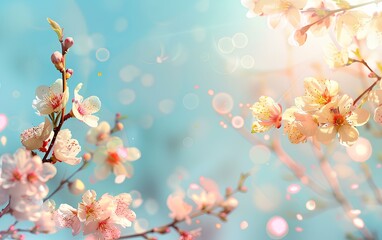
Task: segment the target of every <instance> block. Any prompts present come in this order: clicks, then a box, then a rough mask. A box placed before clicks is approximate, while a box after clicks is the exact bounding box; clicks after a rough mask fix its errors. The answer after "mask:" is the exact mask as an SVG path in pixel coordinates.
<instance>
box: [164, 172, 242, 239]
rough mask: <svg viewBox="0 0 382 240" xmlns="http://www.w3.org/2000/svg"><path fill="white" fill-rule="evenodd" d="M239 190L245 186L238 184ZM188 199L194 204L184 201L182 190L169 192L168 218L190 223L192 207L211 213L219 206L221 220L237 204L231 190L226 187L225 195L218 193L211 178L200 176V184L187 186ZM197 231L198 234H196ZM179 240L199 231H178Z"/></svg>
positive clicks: (192, 215)
mask: <svg viewBox="0 0 382 240" xmlns="http://www.w3.org/2000/svg"><path fill="white" fill-rule="evenodd" d="M239 191H242V192H245V191H246V189H245V187H242V186H239ZM189 192H191V194H189V197H190V199H191V200H192V201H193V203H194V204H195V205H196V206H193V205H191V204H189V203H187V202H186V201H185V196H184V193H183V192H176V193H174V194H171V195H169V196H168V198H167V206H168V208H169V209H170V211H171V213H170V214H169V216H170V218H172V219H174V221H175V222H180V221H185V222H186V223H188V224H191V219H192V218H193V217H195V216H197V215H195V214H194V213H195V212H194V211H193V209H194V208H195V210H196V212H206V213H209V214H211V213H213V211H214V210H216V209H217V208H220V210H218V212H217V213H216V215H217V216H218V217H219V218H220V219H221V220H223V221H226V220H227V216H228V215H229V214H230V213H231V212H232V211H233V210H234V209H235V208H236V207H237V206H238V204H239V202H238V200H237V199H236V198H234V197H233V196H232V195H233V190H232V189H231V188H227V189H226V192H225V196H224V197H223V195H222V194H221V193H220V191H219V186H218V185H217V184H216V183H215V182H214V181H213V180H211V179H208V178H204V177H201V178H200V185H199V184H191V185H190V188H189ZM196 233H198V234H196ZM179 235H180V238H179V240H192V239H196V237H198V236H199V231H195V230H194V231H191V232H186V231H183V230H181V231H179Z"/></svg>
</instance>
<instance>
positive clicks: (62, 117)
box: [42, 39, 67, 162]
mask: <svg viewBox="0 0 382 240" xmlns="http://www.w3.org/2000/svg"><path fill="white" fill-rule="evenodd" d="M60 43H61V52H62V58H63V70H61V75H62V92H63V98H65V90H66V82H67V81H66V80H67V79H66V59H65V58H66V50H65V48H64V43H63V40H62V39H60ZM64 121H65V105H64V106H63V107H62V110H61V119H60V123H59V124H58V126H57V127H56V128H55V129H54V135H53V138H52V141H51V142H50V145H49V148H48V151H46V153H45V155H44V157H43V159H42V162H51V160H50V159H47V158H48V156H49V153H50V152H51V151H52V149H53V146H54V143H55V142H56V139H57V135H58V132H59V131H60V130H61V127H62V125H63V124H64Z"/></svg>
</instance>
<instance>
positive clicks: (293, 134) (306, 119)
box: [283, 106, 318, 144]
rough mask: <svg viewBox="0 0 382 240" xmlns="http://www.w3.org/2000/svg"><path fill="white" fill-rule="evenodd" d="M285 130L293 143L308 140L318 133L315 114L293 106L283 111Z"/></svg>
mask: <svg viewBox="0 0 382 240" xmlns="http://www.w3.org/2000/svg"><path fill="white" fill-rule="evenodd" d="M283 123H284V132H285V133H286V134H287V135H288V138H289V141H290V142H291V143H293V144H297V143H303V142H306V140H307V138H308V137H312V136H314V135H315V134H316V131H317V128H318V124H317V120H316V119H315V117H314V116H312V115H310V114H307V113H305V112H304V111H302V110H300V109H299V108H297V107H295V106H293V107H291V108H288V109H286V110H285V112H284V113H283Z"/></svg>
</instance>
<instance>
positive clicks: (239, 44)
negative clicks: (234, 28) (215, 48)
mask: <svg viewBox="0 0 382 240" xmlns="http://www.w3.org/2000/svg"><path fill="white" fill-rule="evenodd" d="M232 43H233V46H234V47H235V48H245V47H246V46H247V45H248V37H247V35H245V33H236V34H235V35H233V37H232Z"/></svg>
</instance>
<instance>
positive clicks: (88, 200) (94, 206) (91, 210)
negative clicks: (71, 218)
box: [77, 190, 115, 223]
mask: <svg viewBox="0 0 382 240" xmlns="http://www.w3.org/2000/svg"><path fill="white" fill-rule="evenodd" d="M96 197H97V194H96V192H95V191H94V190H88V191H86V192H85V193H84V195H83V196H82V202H81V203H79V204H78V214H77V216H78V219H79V220H80V221H81V222H85V223H88V222H91V221H96V220H99V221H101V220H105V219H106V218H109V217H110V216H111V215H112V213H113V211H114V207H115V206H114V202H113V197H112V196H110V195H108V194H104V195H103V196H102V197H101V198H100V199H99V200H98V201H97V200H96Z"/></svg>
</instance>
